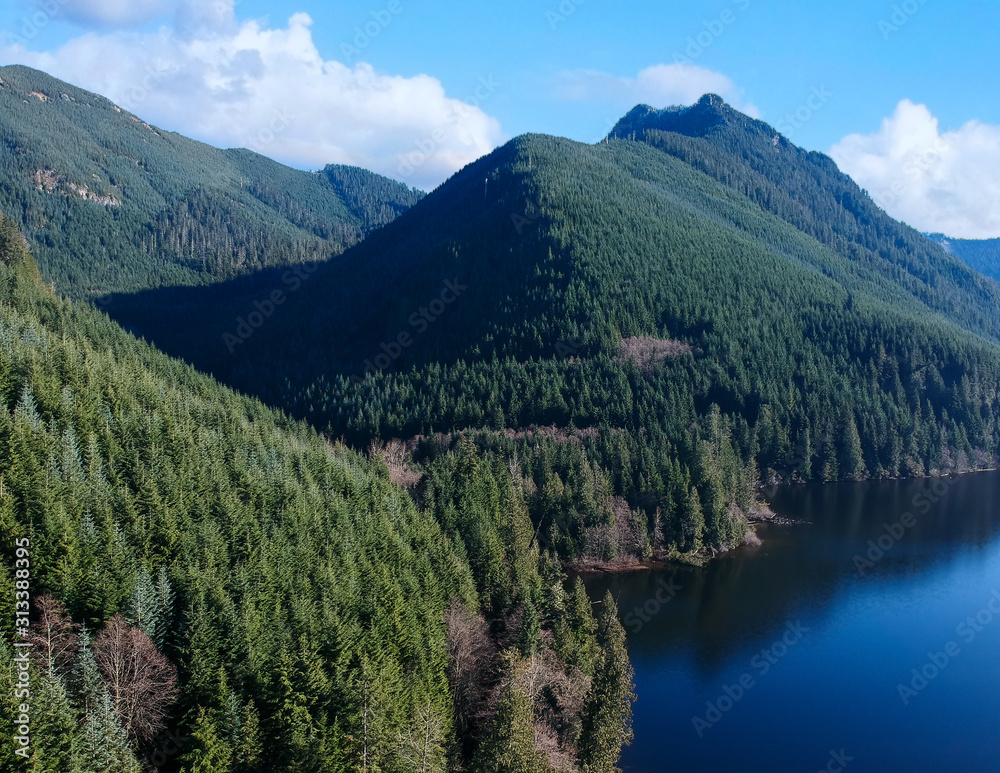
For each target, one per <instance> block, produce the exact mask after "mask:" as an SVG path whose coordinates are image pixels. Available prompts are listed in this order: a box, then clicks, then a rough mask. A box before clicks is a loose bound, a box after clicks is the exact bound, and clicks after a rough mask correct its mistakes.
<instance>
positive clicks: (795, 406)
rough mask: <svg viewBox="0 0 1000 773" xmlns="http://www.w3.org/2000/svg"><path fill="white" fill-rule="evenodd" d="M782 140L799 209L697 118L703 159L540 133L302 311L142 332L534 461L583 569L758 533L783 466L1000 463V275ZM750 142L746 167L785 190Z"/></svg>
mask: <svg viewBox="0 0 1000 773" xmlns="http://www.w3.org/2000/svg"><path fill="white" fill-rule="evenodd" d="M701 105H702V107H704V106H706V105H707V106H708V107H714V108H715V109H718V110H720V111H728V110H729V108H726V107H724V106H720V105H719V104H718V103H717V102H715V101H714V100H712V99H707V100H703V102H702V103H701ZM692 110H694V108H692ZM727 115H728V113H727ZM745 120H746V121H747V122H749V120H750V119H745ZM748 127H749V128H745V131H746V132H748V133H749V134H751V135H753V133H754V132H759V131H762V130H761V129H760V128H759V126H758V125H757V123H756V122H753V123H750V124H748ZM731 131H732V132H736V129H732V130H731ZM768 134H769V139H768V141H767V147H768V148H770V151H771V152H773V153H774V154H775V156H776V158H778V159H781V158H784V157H785V156H789V157H791V158H792V160H789V161H787V162H781V161H776V162H775V163H776V164H779V165H780V164H783V167H782V168H784V169H785V171H786V172H787V174H789V175H792V174H793V173H797V174H798V175H799V176H800V177H801V178H802V179H801V180H798V179H795V180H790V181H789V182H788V184H787V186H786V187H789V188H791V189H794V190H796V191H800V193H798V194H797V196H798V197H799V198H798V199H796V200H795V209H796V212H797V213H798V214H795V212H792V213H791V214H789V213H788V212H779V211H772V210H775V209H777V208H776V207H774V206H772V207H767V208H765V207H762V206H761V204H760V203H758V201H756V200H755V198H763V199H765V201H764V203H766V199H767V196H765V195H764V193H761V194H760V196H755V197H751V196H747V195H745V192H744V191H742V190H739V189H738V188H734V187H732V186H730V185H724V184H722V183H721V182H719V181H718V180H716V179H713V178H712V176H710V175H709V174H706V173H705V172H703V171H701V169H698V168H696V167H697V166H699V165H701V166H706V165H708V161H709V160H713V159H715V160H718V158H719V155H720V153H721V152H722V151H717V150H716V149H715V146H714V145H712V144H711V143H710V142H709V141H708V140H705V139H697V138H696V139H692V138H688V137H686V136H681V135H676V142H677V143H684V142H688V141H690V142H692V143H695V144H694V145H693V146H692V147H696V148H700V149H701V150H702V151H703V152H704V156H705V158H704V159H703V160H704V162H705V163H703V164H698V163H695V162H694V160H692V161H691V162H690V163H689V162H688V161H686V160H683V159H681V158H678V157H677V154H674V153H668V152H664V151H663V150H662V149H661V148H660V147H658V146H656V145H654V144H653V143H650V142H642V141H638V140H632V139H611V140H609V141H608V142H606V143H601V144H599V145H597V146H588V145H582V144H578V143H575V142H571V141H569V140H561V139H555V138H551V137H544V136H534V135H529V136H525V137H521V138H518V139H516V140H514V141H512V142H510V143H509V144H507V145H506V146H504V147H502V148H500V149H498V150H497V151H495V152H494V153H492V154H490V155H489V156H487V157H485V158H483V159H480V160H479V161H477V162H476V163H474V164H472V165H470V166H469V167H467V168H466V169H464V170H463V171H462V172H460V173H459V174H457V175H455V176H454V177H453V178H452V179H451V180H449V181H448V182H447V183H445V184H444V185H443V186H441V187H440V188H439V189H438V190H436V191H435V192H434V193H432V194H431V195H429V196H428V197H427V198H425V199H424V200H423V201H421V202H420V203H419V204H417V205H416V206H415V207H414V208H413V209H411V210H410V211H409V212H407V213H406V214H404V215H403V216H401V217H400V218H399V219H397V220H396V221H394V222H393V223H391V224H389V225H388V226H386V227H385V228H383V229H381V230H380V231H378V232H376V233H374V234H373V235H372V236H370V237H369V238H368V239H366V241H365V242H364V243H362V244H360V245H358V246H357V247H355V248H353V249H352V250H350V251H349V252H348V253H347V254H345V255H344V256H343V257H342V258H339V259H337V260H334V261H331V262H329V263H327V264H325V265H324V266H323V267H321V268H320V269H319V270H317V271H316V272H315V273H314V274H312V275H310V277H309V278H308V281H303V282H301V283H299V284H300V285H301V286H299V287H297V288H296V292H295V293H294V294H284V293H282V294H280V295H281V300H282V302H283V305H282V306H281V308H280V309H278V308H277V307H275V306H270V307H268V305H267V304H268V299H269V297H270V293H271V292H272V288H271V287H270V286H268V284H267V282H266V281H264V282H262V284H261V285H259V286H258V287H256V288H255V293H256V294H254V293H250V294H249V295H248V296H247V297H246V298H245V299H244V300H243V301H242V304H243V305H242V306H239V305H237V306H236V307H235V308H234V307H226V308H225V309H224V313H223V314H222V315H221V318H220V317H219V316H211V315H197V314H194V315H193V316H191V317H190V318H189V323H190V324H196V325H197V326H198V329H199V330H200V331H201V335H199V336H198V337H197V339H193V337H192V336H188V335H185V334H184V330H183V329H178V327H177V321H176V320H169V319H167V320H164V321H163V322H164V324H162V325H161V326H160V328H159V330H158V331H157V330H155V329H152V326H151V328H147V329H142V322H143V320H142V319H141V317H138V316H136V318H135V319H136V323H137V329H139V330H140V331H141V332H143V333H144V334H149V335H150V336H151V337H152V338H153V339H154V340H155V341H156V342H157V343H158V345H163V346H165V347H166V348H167V349H168V350H170V351H172V352H175V353H180V354H184V355H185V356H190V357H192V358H193V359H194V361H195V362H197V363H199V365H200V366H202V367H204V368H206V369H209V370H211V371H212V372H214V373H216V374H217V375H218V376H219V377H220V378H222V379H223V380H224V381H227V382H229V383H231V384H234V385H236V386H238V387H239V388H240V389H244V390H247V391H251V392H253V393H255V394H257V395H259V396H260V397H261V398H263V399H264V400H265V401H267V402H271V403H274V404H279V405H282V406H286V407H287V408H288V409H289V410H291V411H292V412H293V413H294V414H295V415H298V416H301V417H304V418H307V419H308V420H309V421H310V422H312V423H313V424H314V425H316V426H317V427H319V428H321V429H323V430H324V431H325V432H327V433H329V434H330V436H332V437H343V438H344V439H345V440H346V441H347V442H348V443H350V444H354V445H361V446H363V445H366V444H367V443H368V442H369V441H370V440H371V439H373V438H375V439H379V440H381V441H388V440H390V439H392V438H398V439H400V440H401V441H403V444H402V448H403V449H404V451H405V452H406V453H408V454H409V458H410V459H411V461H416V462H418V463H419V464H420V465H421V468H422V469H425V468H428V466H429V467H432V466H433V464H434V463H435V459H436V458H437V455H438V454H439V453H444V452H447V451H448V450H449V449H452V448H454V446H455V445H456V444H457V442H458V437H459V435H460V434H462V433H465V434H472V435H474V436H475V437H476V442H477V444H478V446H479V448H480V449H481V450H483V451H489V452H495V453H498V454H500V455H501V456H504V457H508V458H511V459H515V460H516V461H517V463H518V464H519V466H520V470H521V471H522V472H523V473H524V474H526V475H528V476H530V478H531V480H532V482H533V484H534V492H535V493H534V494H533V495H532V496H531V497H530V498H529V500H528V507H529V512H530V513H531V515H532V522H533V525H534V527H535V529H536V530H537V531H538V534H539V539H540V540H541V541H543V543H544V544H545V545H548V546H551V547H553V548H555V549H556V550H557V551H558V553H559V554H560V555H561V556H562V557H563V558H565V559H569V560H573V561H580V562H598V563H601V562H607V561H621V560H635V559H637V558H643V557H647V556H650V555H655V554H659V555H668V554H670V553H671V552H672V551H679V552H692V551H695V552H696V551H701V550H710V549H717V548H723V547H727V546H732V545H734V544H738V543H740V542H741V541H742V540H744V539H745V538H746V537H747V534H748V531H749V529H748V525H747V520H748V518H749V519H752V517H753V516H754V514H755V513H754V511H755V509H756V508H757V507H758V505H757V502H756V496H755V490H756V487H757V485H758V483H759V481H760V480H761V478H763V479H765V480H779V479H785V480H790V479H797V480H837V479H845V478H846V479H863V478H868V477H876V478H878V477H897V476H909V475H926V474H940V473H943V472H947V471H955V470H961V469H973V468H982V467H989V466H992V465H993V464H994V462H995V459H996V455H997V450H998V448H997V443H998V436H997V418H998V410H1000V409H998V405H997V395H996V384H997V376H998V375H1000V347H998V345H997V343H996V341H995V340H994V338H995V334H996V332H997V330H998V327H997V324H998V323H997V308H998V307H995V306H991V303H993V300H992V299H994V298H995V297H996V296H997V293H998V289H997V287H998V286H997V285H996V284H995V283H994V282H992V281H991V280H988V279H986V278H984V277H980V276H979V275H977V274H975V273H974V272H972V271H970V270H969V269H968V268H967V267H965V266H963V265H962V264H961V263H959V262H958V261H956V260H955V259H954V258H952V257H951V256H949V255H948V254H947V253H945V252H944V251H943V250H940V249H938V248H937V247H935V246H934V245H931V244H928V243H927V242H926V239H924V238H923V237H922V236H920V235H919V234H916V233H915V232H912V231H910V229H907V228H905V227H904V226H902V225H900V224H898V223H894V222H893V221H890V220H888V218H886V217H885V216H884V215H882V214H881V213H878V212H877V211H876V210H875V209H874V208H873V207H869V205H868V204H866V203H865V201H866V199H865V197H864V196H863V194H862V193H861V192H860V191H856V192H855V194H853V195H855V197H856V201H855V203H853V204H850V206H839V205H838V207H836V208H834V207H833V206H832V204H830V206H827V205H828V204H829V201H828V198H827V194H826V193H825V190H826V186H827V182H825V181H824V179H820V180H819V181H818V182H817V181H816V180H815V176H816V175H817V174H818V172H817V171H816V170H817V169H824V168H826V166H829V167H830V168H829V170H828V176H829V177H830V178H831V179H832V178H833V177H834V176H838V179H839V173H838V172H836V169H835V167H833V165H832V163H829V164H827V162H826V161H823V160H822V159H818V160H815V162H814V161H813V160H812V159H811V157H810V158H804V155H805V154H800V151H798V150H797V149H794V148H791V146H788V145H787V143H785V142H784V141H783V140H781V139H780V138H779V139H778V142H777V143H776V144H775V143H774V141H773V138H774V137H775V134H774V133H773V130H769V132H768ZM671 137H674V135H671ZM748 143H750V144H751V145H752V144H753V143H752V142H751V141H750V140H748ZM721 144H722V145H724V146H725V145H726V143H725V142H722V143H721ZM754 147H756V146H754ZM748 152H749V151H748ZM742 157H743V151H740V152H738V153H737V152H733V153H730V154H729V155H728V156H727V160H726V163H728V164H730V165H731V166H733V167H734V170H733V172H732V175H733V176H734V177H735V176H738V175H741V174H743V175H745V176H746V177H747V178H748V179H749V178H754V179H758V178H759V186H760V187H761V190H762V191H763V190H764V187H765V186H771V187H772V188H775V189H777V188H779V187H780V186H778V185H777V184H772V183H770V182H769V181H768V180H767V178H766V177H764V176H762V175H761V174H759V173H757V172H755V171H754V164H752V163H750V162H747V161H741V160H740V159H741V158H742ZM794 159H799V160H794ZM719 163H722V162H721V161H720V162H719ZM754 163H757V162H754ZM796 170H797V172H796ZM775 174H776V173H775ZM754 175H756V176H757V177H754ZM844 180H846V178H843V180H841V181H840V182H839V183H838V185H840V189H843V191H844V192H843V193H842V194H841V193H836V191H835V192H834V193H833V194H830V195H831V196H833V197H834V200H839V201H840V202H841V203H844V202H846V201H847V198H846V197H847V192H848V189H849V185H848V183H847V182H844ZM829 184H830V185H833V183H832V182H831V183H829ZM840 189H837V190H840ZM754 190H756V189H754ZM810 192H811V193H810ZM813 194H815V195H813ZM810 196H812V198H810ZM837 196H839V197H840V198H839V199H837ZM852 201H854V200H853V199H852ZM789 206H791V205H789ZM855 211H856V212H857V215H856V216H855V214H854V212H855ZM780 214H783V216H779V215H780ZM806 215H808V216H809V218H810V220H809V221H808V222H807V221H806V220H805V219H804V218H806ZM810 222H812V223H813V225H812V226H810V225H809V223H810ZM811 231H815V233H816V235H813V234H812V233H811ZM817 236H819V237H822V238H821V239H820V238H817ZM911 237H912V240H913V243H914V245H922V246H920V247H919V250H922V251H918V250H917V247H916V246H914V247H913V248H912V249H911V246H910V241H909V240H911ZM214 291H216V288H209V289H208V290H205V291H199V292H204V293H205V295H198V294H194V295H192V296H190V298H193V299H194V300H193V301H191V303H190V306H189V307H187V308H188V309H189V310H190V311H191V312H196V310H197V309H198V308H199V307H202V308H208V307H209V306H211V304H209V303H204V302H203V301H204V299H205V298H210V297H212V296H211V293H212V292H214ZM251 298H253V301H251V300H250V299H251ZM199 301H201V302H199ZM286 301H287V302H286ZM265 312H267V313H265ZM183 316H185V317H186V316H187V315H183ZM130 324H131V322H130ZM421 486H423V487H427V486H428V484H427V482H426V481H424V483H421V484H419V486H418V487H417V489H418V490H422V489H420V487H421ZM424 493H426V492H424ZM431 493H433V491H431Z"/></svg>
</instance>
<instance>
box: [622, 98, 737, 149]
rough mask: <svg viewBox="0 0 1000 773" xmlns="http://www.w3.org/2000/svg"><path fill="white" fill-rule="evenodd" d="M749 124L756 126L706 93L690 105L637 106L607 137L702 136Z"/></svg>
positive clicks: (722, 101)
mask: <svg viewBox="0 0 1000 773" xmlns="http://www.w3.org/2000/svg"><path fill="white" fill-rule="evenodd" d="M751 122H753V123H756V122H755V121H754V119H752V118H750V117H749V116H746V115H744V114H743V113H741V112H739V111H738V110H735V109H733V108H732V107H730V106H729V105H728V104H726V101H725V100H724V99H723V98H722V97H720V96H719V95H718V94H705V95H704V96H703V97H702V98H701V99H699V100H698V101H697V102H695V103H694V104H693V105H690V106H680V105H674V106H672V107H667V108H664V109H662V110H657V109H656V108H654V107H650V106H649V105H637V106H636V107H634V108H632V109H631V110H630V111H629V112H628V113H627V114H626V115H625V117H624V118H622V119H621V120H620V121H619V122H618V123H617V124H616V125H615V128H614V129H612V130H611V134H609V135H608V136H609V137H611V138H612V139H619V138H621V139H624V138H626V137H632V136H633V135H642V134H643V133H645V132H646V131H648V130H650V129H655V130H659V131H670V132H677V133H678V134H687V135H689V136H692V137H703V136H705V135H706V134H708V133H709V132H711V131H712V130H713V129H715V128H717V127H720V126H726V125H732V124H747V125H749V124H750V123H751Z"/></svg>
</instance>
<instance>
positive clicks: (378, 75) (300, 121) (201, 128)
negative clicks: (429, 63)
mask: <svg viewBox="0 0 1000 773" xmlns="http://www.w3.org/2000/svg"><path fill="white" fill-rule="evenodd" d="M50 1H51V3H52V4H53V5H58V6H59V8H60V10H59V11H58V12H57V14H58V15H60V16H61V15H63V14H64V15H65V17H66V18H68V19H72V20H73V21H75V22H77V23H79V24H81V25H85V26H88V27H90V29H89V31H86V32H84V34H82V35H80V36H78V37H76V38H73V39H72V40H70V41H69V42H68V43H66V44H65V45H63V46H62V47H61V48H58V49H56V50H53V51H33V50H31V41H30V40H28V41H17V40H8V41H6V42H5V43H3V42H0V62H3V63H5V64H15V63H16V64H25V65H28V66H30V67H35V68H37V69H40V70H44V71H45V72H48V73H49V74H51V75H54V76H55V77H57V78H61V79H63V80H66V81H68V82H70V83H73V84H74V85H77V86H81V87H83V88H86V89H89V90H91V91H95V92H97V93H100V94H103V95H104V96H107V97H108V98H109V99H111V100H113V101H115V102H117V103H118V104H119V105H121V106H122V107H123V108H126V109H128V110H130V111H132V112H133V113H135V114H137V115H139V116H140V117H142V118H143V119H144V120H146V121H148V122H149V123H152V124H156V125H158V126H160V127H162V128H165V129H169V130H172V131H176V132H179V133H181V134H185V135H188V136H191V137H194V138H196V139H200V140H203V141H205V142H208V143H210V144H212V145H217V146H220V147H250V148H251V149H253V150H256V151H258V152H260V153H262V154H264V155H267V156H270V157H272V158H275V159H277V160H279V161H282V162H284V163H287V164H291V165H293V166H297V167H301V168H313V169H315V168H319V167H322V166H325V165H326V164H329V163H341V164H352V165H356V166H362V167H365V168H367V169H371V170H373V171H376V172H380V173H382V174H385V175H388V176H391V177H395V178H396V179H400V180H402V181H403V182H406V183H408V184H411V185H414V186H417V187H421V188H424V189H430V188H432V187H434V186H436V185H437V184H439V183H440V182H442V181H443V180H444V179H446V178H447V177H448V176H449V175H451V174H453V173H454V172H455V171H457V170H458V169H460V168H461V167H462V166H464V165H465V164H467V163H469V162H470V161H473V160H475V159H476V158H479V157H480V156H482V155H483V154H485V153H488V152H489V151H491V150H493V148H495V147H496V146H497V145H498V144H499V143H500V142H501V141H502V140H503V139H504V135H503V132H502V129H501V127H500V124H499V122H498V121H497V120H496V119H495V118H493V117H491V116H490V115H489V114H488V113H487V112H485V110H484V108H483V107H481V106H480V105H481V104H485V103H486V102H488V100H489V99H490V97H491V96H492V95H493V94H494V93H495V92H496V91H497V90H498V89H499V88H501V85H502V84H498V83H496V82H494V81H493V79H492V78H491V77H488V76H484V77H483V78H482V79H481V80H480V83H479V84H478V86H476V87H475V89H474V91H473V93H471V94H468V95H462V96H463V99H458V98H455V97H453V96H449V95H448V94H446V93H445V89H444V87H443V86H442V84H441V82H440V81H438V80H437V79H436V78H433V77H431V76H429V75H416V76H413V77H402V76H397V75H391V74H386V73H382V72H379V71H377V70H375V69H374V68H373V67H372V66H371V65H369V64H367V63H365V62H361V61H358V62H357V63H355V64H345V63H343V62H339V61H336V60H327V59H324V58H323V56H322V55H321V54H320V52H319V51H318V50H317V48H316V46H315V44H314V42H313V37H312V30H311V25H312V20H311V18H310V17H309V16H308V15H307V14H304V13H299V14H295V15H294V16H292V17H291V18H290V19H289V20H288V22H287V25H286V26H285V27H282V28H269V27H268V26H266V25H265V24H263V23H262V22H259V21H244V22H238V21H237V19H236V16H235V6H234V2H233V0H208V1H207V2H196V1H195V0H180V1H178V0H138V2H137V1H136V0H113V1H111V2H109V1H108V0H50ZM389 8H392V9H393V10H388V9H389ZM402 12H404V11H403V6H401V5H400V4H399V3H398V2H396V3H391V2H390V3H389V5H388V6H386V10H383V11H382V12H381V14H380V15H378V16H377V17H376V16H375V15H371V16H369V17H368V18H367V19H364V20H361V30H360V31H361V32H363V33H364V35H365V37H361V38H359V37H358V34H357V32H358V31H356V30H353V29H352V30H350V31H345V35H344V43H343V45H341V46H340V47H339V50H338V53H341V52H343V51H354V52H359V53H360V52H362V51H363V48H364V46H365V45H367V41H370V40H372V39H373V38H374V37H377V36H378V35H381V34H389V31H390V30H391V26H392V22H393V19H394V18H395V17H396V16H398V15H399V14H400V13H402ZM164 14H172V22H171V23H169V24H166V25H164V26H162V27H160V28H159V29H158V30H156V31H152V32H150V31H139V30H135V29H129V27H131V26H132V25H136V24H144V23H148V22H150V21H151V20H152V21H155V20H157V19H163V18H164ZM167 18H171V17H169V16H168V17H167ZM107 27H114V28H113V29H109V28H107ZM358 43H361V46H360V47H359V46H358ZM344 58H348V57H344Z"/></svg>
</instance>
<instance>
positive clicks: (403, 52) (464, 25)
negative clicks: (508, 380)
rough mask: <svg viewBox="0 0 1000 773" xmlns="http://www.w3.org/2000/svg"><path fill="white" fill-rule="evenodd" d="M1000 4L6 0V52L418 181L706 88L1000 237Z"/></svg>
mask: <svg viewBox="0 0 1000 773" xmlns="http://www.w3.org/2000/svg"><path fill="white" fill-rule="evenodd" d="M998 28H1000V3H997V2H995V0H978V1H977V0H949V2H947V3H946V2H944V0H890V1H887V2H881V1H880V0H874V1H873V0H836V2H834V1H833V0H811V1H810V2H802V0H796V1H795V2H792V0H707V1H706V2H694V1H691V0H689V1H688V2H678V1H677V0H656V1H655V2H646V1H645V0H640V1H638V2H624V3H623V2H620V1H619V2H612V0H534V1H532V0H504V1H503V2H496V0H490V1H485V0H465V2H462V3H456V2H449V3H446V2H443V0H355V1H354V2H351V3H342V2H329V1H328V0H6V2H4V3H3V4H2V5H0V63H2V64H15V63H16V64H26V65H29V66H32V67H36V68H38V69H41V70H44V71H46V72H48V73H50V74H52V75H54V76H56V77H58V78H61V79H63V80H66V81H69V82H71V83H73V84H75V85H77V86H81V87H83V88H86V89H89V90H91V91H95V92H98V93H101V94H103V95H105V96H107V97H109V98H110V99H112V100H114V101H115V102H117V103H118V104H119V105H121V106H122V107H125V108H126V109H128V110H131V111H132V112H133V113H135V114H136V115H139V116H140V117H142V118H143V119H145V120H146V121H148V122H149V123H152V124H155V125H157V126H159V127H161V128H164V129H168V130H172V131H177V132H180V133H182V134H185V135H187V136H190V137H194V138H195V139H199V140H202V141H205V142H208V143H211V144H213V145H217V146H220V147H250V148H252V149H254V150H257V151H258V152H260V153H263V154H264V155H268V156H271V157H272V158H275V159H277V160H279V161H282V162H284V163H287V164H290V165H292V166H296V167H299V168H303V169H318V168H321V167H322V166H324V165H326V164H328V163H345V164H354V165H358V166H363V167H366V168H368V169H372V170H373V171H376V172H379V173H381V174H385V175H388V176H390V177H393V178H395V179H398V180H401V181H403V182H406V183H407V184H409V185H412V186H414V187H419V188H422V189H424V190H430V189H433V188H434V187H435V186H437V185H438V184H440V183H441V182H443V181H444V180H445V179H447V177H448V176H450V175H451V174H453V173H454V172H456V171H458V170H459V169H460V168H461V167H462V166H464V165H465V164H467V163H469V162H471V161H473V160H475V159H476V158H478V157H480V156H482V155H483V154H485V153H488V152H489V151H490V150H492V149H493V148H495V147H497V146H498V145H500V144H502V143H503V142H505V141H507V140H509V139H510V138H512V137H515V136H517V135H519V134H523V133H526V132H540V133H545V134H553V135H559V136H564V137H569V138H571V139H574V140H578V141H581V142H596V141H598V140H599V139H601V138H602V137H603V136H605V135H606V134H607V133H608V132H609V131H610V129H611V127H612V126H613V125H614V123H615V122H616V121H617V119H618V118H620V117H621V116H622V115H624V114H625V113H626V112H627V111H628V110H629V109H631V108H632V107H634V106H635V105H636V104H639V103H646V104H650V105H653V106H654V107H658V108H659V107H666V106H669V105H684V104H691V103H693V102H695V101H696V100H697V99H698V98H699V97H700V96H701V95H702V94H704V93H707V92H713V93H717V94H719V95H721V96H722V97H723V98H725V99H726V101H728V102H729V103H730V104H732V105H733V106H734V107H736V108H738V109H740V110H743V111H744V112H746V113H748V114H750V115H752V116H754V117H758V118H761V119H762V120H765V121H767V122H768V123H770V124H772V125H774V126H775V127H776V128H777V129H778V130H779V131H781V132H782V133H783V134H785V135H786V136H788V137H789V139H791V140H792V141H793V142H795V143H796V144H798V145H801V146H803V147H805V148H808V149H810V150H818V151H822V152H824V153H828V154H830V155H831V156H832V157H833V158H834V160H835V161H836V162H837V163H838V164H839V166H840V168H841V169H842V170H843V171H845V172H846V173H848V174H850V175H851V176H852V177H853V178H854V179H855V180H856V181H857V182H858V184H859V185H861V186H862V187H863V188H865V189H866V190H867V191H869V193H870V194H871V195H872V197H873V198H874V199H875V201H876V202H877V203H878V204H879V205H880V206H882V207H883V208H884V209H885V210H886V211H887V212H889V214H891V215H893V216H894V217H897V218H899V219H901V220H903V221H905V222H907V223H909V224H910V225H912V226H914V227H915V228H918V229H920V230H922V231H928V232H940V233H944V234H946V235H948V236H951V237H958V238H995V237H1000V101H998V100H997V99H996V97H995V85H996V77H997V76H996V74H997V73H998V72H1000V46H997V45H996V34H995V30H996V29H998Z"/></svg>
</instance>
